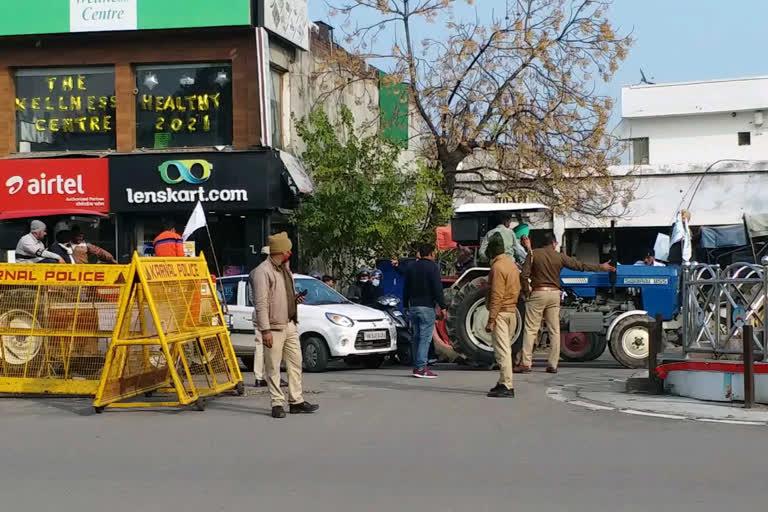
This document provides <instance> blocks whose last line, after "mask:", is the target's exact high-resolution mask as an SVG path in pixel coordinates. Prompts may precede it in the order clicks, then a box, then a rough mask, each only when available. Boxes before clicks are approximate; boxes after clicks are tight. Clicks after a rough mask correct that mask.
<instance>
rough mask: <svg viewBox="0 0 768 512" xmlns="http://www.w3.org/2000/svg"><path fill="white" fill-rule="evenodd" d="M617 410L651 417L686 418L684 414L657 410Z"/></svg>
mask: <svg viewBox="0 0 768 512" xmlns="http://www.w3.org/2000/svg"><path fill="white" fill-rule="evenodd" d="M619 412H623V413H625V414H633V415H635V416H650V417H652V418H665V419H668V420H687V419H688V418H686V417H685V416H677V415H676V414H660V413H657V412H646V411H637V410H635V409H619Z"/></svg>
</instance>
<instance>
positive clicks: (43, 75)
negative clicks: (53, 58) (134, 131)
mask: <svg viewBox="0 0 768 512" xmlns="http://www.w3.org/2000/svg"><path fill="white" fill-rule="evenodd" d="M15 81H16V141H17V150H18V151H19V152H20V153H28V152H30V151H83V150H105V149H114V148H115V123H116V119H115V106H116V102H117V100H116V98H115V72H114V68H111V67H109V68H107V67H102V68H91V67H83V68H34V69H32V68H28V69H19V70H17V71H16V76H15Z"/></svg>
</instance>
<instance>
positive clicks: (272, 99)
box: [269, 68, 283, 149]
mask: <svg viewBox="0 0 768 512" xmlns="http://www.w3.org/2000/svg"><path fill="white" fill-rule="evenodd" d="M269 79H270V84H269V111H270V112H271V113H272V146H274V147H276V148H278V149H280V148H282V147H283V73H282V72H281V71H279V70H277V69H275V68H270V70H269Z"/></svg>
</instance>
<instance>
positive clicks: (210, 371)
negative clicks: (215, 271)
mask: <svg viewBox="0 0 768 512" xmlns="http://www.w3.org/2000/svg"><path fill="white" fill-rule="evenodd" d="M132 269H133V270H134V272H135V277H133V278H132V279H131V280H130V281H131V283H132V285H131V288H130V292H129V293H128V294H126V295H125V296H124V297H125V302H124V304H123V305H122V306H121V308H120V315H119V317H118V320H117V324H116V327H115V332H114V338H113V341H112V344H111V345H110V347H109V351H108V354H107V358H106V363H105V365H104V372H103V374H102V378H101V382H100V384H99V388H98V391H97V393H96V398H95V400H94V406H95V407H96V410H97V411H100V410H101V409H103V408H104V407H105V406H111V407H147V406H173V405H190V404H197V405H198V406H201V407H202V403H203V402H202V401H201V399H203V398H205V397H207V396H210V395H215V394H218V393H221V392H222V391H226V390H230V389H235V388H236V389H237V390H238V391H239V392H241V393H242V390H243V388H242V386H243V384H242V376H241V375H240V369H239V367H238V364H237V358H236V357H235V352H234V349H233V348H232V343H231V341H230V338H229V331H228V330H227V326H226V323H225V321H224V316H223V314H222V311H221V307H220V304H219V302H218V298H217V296H216V292H215V286H214V283H213V282H212V280H211V276H210V274H209V272H208V265H207V263H206V261H205V258H204V257H202V256H200V257H198V258H140V257H138V256H136V255H134V262H133V265H132ZM167 389H170V390H171V391H172V392H173V393H174V394H175V398H173V399H171V400H169V401H125V400H127V399H131V398H134V397H137V396H140V395H143V394H147V393H151V392H154V391H158V390H163V391H165V390H167Z"/></svg>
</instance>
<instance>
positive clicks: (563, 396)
mask: <svg viewBox="0 0 768 512" xmlns="http://www.w3.org/2000/svg"><path fill="white" fill-rule="evenodd" d="M569 388H575V389H569ZM578 389H579V386H578V385H577V384H564V385H561V386H555V387H551V388H547V391H546V394H547V396H548V397H549V398H551V399H553V400H557V401H558V402H562V403H566V404H571V405H575V406H577V407H583V408H585V409H590V410H593V411H619V412H623V413H626V414H632V415H634V416H647V417H650V418H663V419H667V420H694V421H700V422H702V423H724V424H727V425H746V426H758V427H763V426H768V422H765V421H748V420H724V419H717V418H693V417H689V416H680V415H677V414H662V413H657V412H648V411H639V410H637V409H620V408H618V407H609V406H606V405H601V404H598V403H594V402H588V401H586V400H576V399H574V398H575V397H574V396H573V395H572V394H571V393H573V392H577V391H576V390H578ZM567 395H570V397H569V396H567ZM659 401H662V400H661V399H659ZM686 402H687V401H686ZM690 403H696V401H695V400H693V401H691V402H690Z"/></svg>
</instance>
